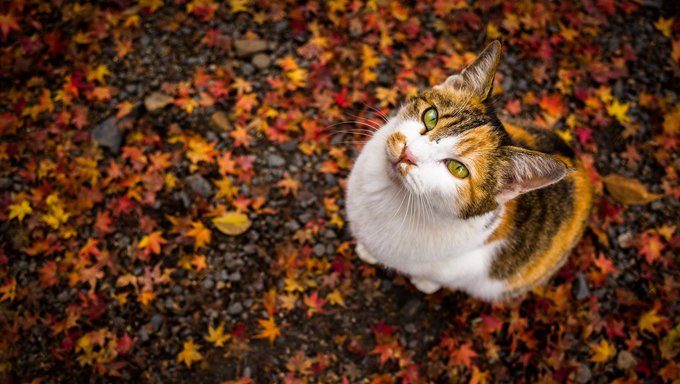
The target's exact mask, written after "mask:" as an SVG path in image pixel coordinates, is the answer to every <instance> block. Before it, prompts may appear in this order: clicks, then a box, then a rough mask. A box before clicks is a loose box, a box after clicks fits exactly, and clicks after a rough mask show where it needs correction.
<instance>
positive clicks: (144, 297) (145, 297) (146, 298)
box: [138, 290, 156, 308]
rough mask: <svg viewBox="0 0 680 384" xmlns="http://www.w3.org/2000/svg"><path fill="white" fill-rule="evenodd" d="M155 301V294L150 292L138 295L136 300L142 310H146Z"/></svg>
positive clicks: (145, 291) (146, 291)
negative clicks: (142, 307) (140, 304)
mask: <svg viewBox="0 0 680 384" xmlns="http://www.w3.org/2000/svg"><path fill="white" fill-rule="evenodd" d="M155 299H156V294H155V293H154V292H153V291H151V290H144V291H142V292H141V293H140V294H139V297H138V300H139V302H140V303H142V306H144V308H147V307H148V306H149V304H151V302H152V301H154V300H155Z"/></svg>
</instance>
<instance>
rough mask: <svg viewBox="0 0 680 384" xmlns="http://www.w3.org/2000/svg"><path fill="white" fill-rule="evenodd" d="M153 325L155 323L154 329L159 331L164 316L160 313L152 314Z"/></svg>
mask: <svg viewBox="0 0 680 384" xmlns="http://www.w3.org/2000/svg"><path fill="white" fill-rule="evenodd" d="M151 325H153V329H154V331H155V332H158V330H159V329H161V325H163V316H161V315H160V314H158V313H156V314H154V315H153V316H151Z"/></svg>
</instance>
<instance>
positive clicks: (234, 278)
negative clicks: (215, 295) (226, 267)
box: [229, 272, 241, 283]
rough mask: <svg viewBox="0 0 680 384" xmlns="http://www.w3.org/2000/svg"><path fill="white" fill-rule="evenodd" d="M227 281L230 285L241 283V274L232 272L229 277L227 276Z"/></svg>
mask: <svg viewBox="0 0 680 384" xmlns="http://www.w3.org/2000/svg"><path fill="white" fill-rule="evenodd" d="M229 281H231V282H232V283H236V282H239V281H241V272H234V273H232V274H231V275H229Z"/></svg>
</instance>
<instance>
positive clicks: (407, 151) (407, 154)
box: [404, 146, 416, 164]
mask: <svg viewBox="0 0 680 384" xmlns="http://www.w3.org/2000/svg"><path fill="white" fill-rule="evenodd" d="M404 158H405V159H406V160H408V161H409V162H411V163H413V164H415V163H416V157H415V155H413V152H411V149H410V148H409V147H408V146H404Z"/></svg>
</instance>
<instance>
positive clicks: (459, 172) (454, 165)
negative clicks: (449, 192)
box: [446, 160, 470, 179]
mask: <svg viewBox="0 0 680 384" xmlns="http://www.w3.org/2000/svg"><path fill="white" fill-rule="evenodd" d="M446 167H447V168H448V169H449V172H451V174H452V175H453V176H455V177H457V178H459V179H464V178H466V177H468V175H469V174H470V171H468V169H467V168H466V167H465V166H464V165H463V163H461V162H460V161H457V160H449V162H448V163H446Z"/></svg>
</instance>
